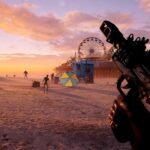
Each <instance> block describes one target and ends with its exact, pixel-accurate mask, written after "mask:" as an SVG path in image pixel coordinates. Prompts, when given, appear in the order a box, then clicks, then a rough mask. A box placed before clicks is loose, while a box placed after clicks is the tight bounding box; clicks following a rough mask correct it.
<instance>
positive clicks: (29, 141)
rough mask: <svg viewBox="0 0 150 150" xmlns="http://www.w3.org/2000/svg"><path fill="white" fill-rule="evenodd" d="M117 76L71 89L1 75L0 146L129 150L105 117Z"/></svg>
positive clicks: (23, 149) (44, 149) (17, 149)
mask: <svg viewBox="0 0 150 150" xmlns="http://www.w3.org/2000/svg"><path fill="white" fill-rule="evenodd" d="M115 81H116V79H115V78H103V79H99V80H96V81H95V83H94V84H84V83H80V84H78V86H77V87H73V88H67V87H63V86H62V85H60V84H50V87H49V91H48V93H47V94H44V92H43V88H42V87H40V88H33V87H32V80H29V79H19V78H18V79H17V78H3V77H1V78H0V150H128V149H129V150H130V149H131V148H130V145H129V143H125V144H121V143H118V142H117V141H116V139H115V138H114V136H113V134H112V132H111V129H110V127H109V124H108V120H107V116H108V113H109V110H110V107H111V105H112V102H113V100H114V99H115V97H116V96H117V91H116V87H115Z"/></svg>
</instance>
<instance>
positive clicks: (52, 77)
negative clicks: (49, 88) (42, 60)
mask: <svg viewBox="0 0 150 150" xmlns="http://www.w3.org/2000/svg"><path fill="white" fill-rule="evenodd" d="M51 82H52V83H54V73H52V74H51Z"/></svg>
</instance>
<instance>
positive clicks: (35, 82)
mask: <svg viewBox="0 0 150 150" xmlns="http://www.w3.org/2000/svg"><path fill="white" fill-rule="evenodd" d="M32 87H34V88H36V87H40V82H39V81H33V83H32Z"/></svg>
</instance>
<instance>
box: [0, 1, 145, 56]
mask: <svg viewBox="0 0 150 150" xmlns="http://www.w3.org/2000/svg"><path fill="white" fill-rule="evenodd" d="M32 7H33V6H32V4H30V3H26V4H23V5H20V6H10V5H8V4H6V3H4V2H3V1H0V20H1V21H0V28H1V29H3V30H4V31H6V32H8V33H12V34H15V35H19V36H24V37H27V38H30V39H34V40H39V41H46V42H49V44H50V48H51V49H52V50H53V51H57V52H61V55H62V56H64V57H66V56H69V55H71V54H73V53H74V52H75V51H77V50H78V46H79V44H80V43H81V42H82V41H83V39H85V38H87V37H91V36H95V37H98V38H100V39H101V40H102V41H103V42H104V43H105V44H108V43H106V42H105V37H104V36H103V35H102V33H101V32H100V30H99V26H100V25H101V23H102V21H103V20H102V19H99V17H98V16H95V15H92V14H87V13H83V12H79V11H71V12H68V13H66V14H65V16H64V17H62V18H58V17H56V16H55V15H53V14H46V15H42V16H39V15H36V14H35V13H33V12H32V11H30V9H31V8H32ZM102 16H103V19H104V20H110V21H112V22H113V23H114V24H115V25H116V26H117V27H118V28H119V29H120V31H121V32H124V31H127V30H128V29H134V26H136V24H135V19H134V18H133V17H132V15H130V14H128V13H121V12H107V13H105V14H102ZM124 33H125V32H124ZM144 33H145V34H146V30H145V32H144ZM19 57H21V56H20V55H19ZM36 58H37V57H36Z"/></svg>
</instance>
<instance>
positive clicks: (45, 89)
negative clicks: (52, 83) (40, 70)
mask: <svg viewBox="0 0 150 150" xmlns="http://www.w3.org/2000/svg"><path fill="white" fill-rule="evenodd" d="M48 81H49V77H48V75H46V77H44V79H43V85H44V93H46V92H48Z"/></svg>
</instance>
